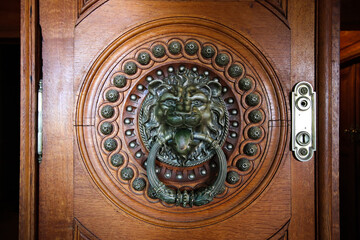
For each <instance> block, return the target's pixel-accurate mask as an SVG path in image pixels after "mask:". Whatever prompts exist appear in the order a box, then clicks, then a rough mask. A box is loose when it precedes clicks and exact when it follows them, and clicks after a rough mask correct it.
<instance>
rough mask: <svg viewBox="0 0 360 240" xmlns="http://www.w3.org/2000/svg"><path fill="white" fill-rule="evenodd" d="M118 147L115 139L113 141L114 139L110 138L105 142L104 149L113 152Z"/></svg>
mask: <svg viewBox="0 0 360 240" xmlns="http://www.w3.org/2000/svg"><path fill="white" fill-rule="evenodd" d="M116 147H117V142H116V140H115V139H112V138H108V139H106V140H105V142H104V148H105V149H106V150H107V151H109V152H110V151H113V150H115V149H116Z"/></svg>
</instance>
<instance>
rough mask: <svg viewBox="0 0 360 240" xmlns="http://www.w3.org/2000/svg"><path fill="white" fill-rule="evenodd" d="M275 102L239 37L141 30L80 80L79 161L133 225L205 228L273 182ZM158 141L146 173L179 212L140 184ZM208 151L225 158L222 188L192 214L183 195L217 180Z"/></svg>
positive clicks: (189, 28) (182, 23) (265, 72)
mask: <svg viewBox="0 0 360 240" xmlns="http://www.w3.org/2000/svg"><path fill="white" fill-rule="evenodd" d="M194 22H196V24H194ZM283 99H284V96H283V93H282V92H281V88H280V87H279V84H278V80H277V78H276V75H275V74H274V71H273V69H272V67H271V65H270V64H269V61H267V60H266V59H265V58H264V56H263V55H262V54H261V52H260V51H259V50H258V49H257V48H256V47H255V46H254V45H253V44H252V43H250V42H249V41H248V40H247V39H246V38H244V37H243V36H242V35H240V34H238V33H236V32H233V31H232V30H230V29H227V28H226V27H224V26H222V25H219V24H216V23H214V22H210V21H207V20H203V19H196V20H195V19H191V18H177V19H161V20H157V21H154V22H150V23H147V24H145V25H142V26H139V27H136V28H134V29H133V30H131V31H129V32H127V33H126V34H125V35H123V36H120V37H119V38H118V39H116V40H115V41H114V42H113V43H111V44H110V45H109V46H108V47H107V48H106V49H105V50H104V51H103V52H102V53H101V54H100V56H99V57H98V58H97V59H96V60H95V61H94V62H93V64H92V66H91V67H90V69H89V71H88V74H87V75H86V76H85V78H84V82H83V85H82V88H81V93H80V98H79V100H78V108H77V109H78V110H77V114H76V116H77V119H76V121H77V128H76V133H77V138H78V143H79V148H80V152H81V156H82V160H83V162H84V164H85V167H86V168H87V170H88V171H89V173H90V177H91V178H92V179H93V181H94V182H95V183H96V185H97V186H98V187H99V189H100V191H102V193H103V194H104V195H106V197H107V198H108V199H110V200H111V202H112V203H113V204H115V205H116V206H117V207H119V208H121V209H122V210H124V211H126V212H128V213H129V214H131V215H133V216H134V217H136V218H139V219H141V220H144V221H147V222H151V223H153V224H157V225H162V226H169V227H179V228H192V227H199V226H203V225H209V224H212V223H214V222H217V221H221V220H224V219H226V218H228V217H230V216H232V215H233V214H235V213H237V212H239V211H241V210H243V209H244V208H245V207H247V206H248V205H249V204H250V202H251V201H253V200H254V199H255V198H257V197H258V196H259V195H260V193H261V192H262V191H263V190H264V188H265V187H266V186H267V185H268V184H269V182H270V181H271V179H272V178H273V176H274V174H275V173H276V170H277V168H278V166H279V164H280V161H281V156H282V152H283V151H284V148H285V144H286V128H280V130H278V129H277V130H276V131H275V130H273V128H272V126H271V125H270V121H271V120H273V119H283V120H286V114H285V112H286V111H285V106H284V104H282V102H283ZM84 125H90V127H89V126H87V127H83V126H84ZM279 131H280V132H279ZM165 136H172V137H171V138H170V140H169V141H166V144H164V145H162V146H161V147H160V148H159V150H158V151H156V153H157V155H156V159H157V160H156V161H155V166H153V167H154V168H155V173H156V177H157V178H158V179H159V180H160V181H161V183H163V184H164V185H166V186H167V187H168V188H169V189H170V190H171V191H175V192H176V191H178V192H181V194H182V195H178V196H180V197H181V198H184V197H186V198H187V199H190V200H187V201H185V202H182V204H173V203H172V202H167V201H162V200H159V199H158V196H159V195H158V194H159V192H156V191H155V190H154V189H153V188H152V186H150V184H149V180H148V174H147V168H148V167H149V166H147V159H148V155H149V151H150V150H151V148H152V146H154V144H155V142H157V141H158V140H159V139H161V138H163V137H165ZM194 136H207V137H208V139H211V140H207V141H202V140H201V139H202V138H205V137H202V138H199V137H197V138H196V137H194ZM199 139H200V140H199ZM211 142H215V143H216V144H217V145H219V146H220V148H221V149H222V152H223V153H224V156H225V158H226V177H224V179H225V182H224V184H223V185H222V186H221V188H219V189H220V190H217V192H216V194H213V195H214V196H212V198H213V199H212V200H211V201H210V202H209V203H207V204H204V205H202V204H200V205H195V206H193V205H192V204H191V203H189V201H190V202H191V196H194V195H191V194H195V195H196V193H197V192H201V189H204V188H207V187H209V186H211V185H212V184H213V183H214V181H215V180H216V179H217V177H218V175H219V171H220V170H219V159H218V157H217V155H218V154H215V150H214V149H215V148H214V147H213V146H212V143H211ZM269 150H270V151H269ZM219 151H221V150H219ZM220 155H221V154H220ZM199 189H200V190H199ZM175 197H176V196H175ZM176 199H177V198H176ZM178 205H180V206H178Z"/></svg>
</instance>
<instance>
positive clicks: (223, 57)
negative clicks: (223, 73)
mask: <svg viewBox="0 0 360 240" xmlns="http://www.w3.org/2000/svg"><path fill="white" fill-rule="evenodd" d="M229 61H230V58H229V56H228V55H227V54H225V53H220V54H218V55H217V56H216V58H215V62H216V64H217V65H219V66H220V67H224V66H226V65H227V64H228V63H229Z"/></svg>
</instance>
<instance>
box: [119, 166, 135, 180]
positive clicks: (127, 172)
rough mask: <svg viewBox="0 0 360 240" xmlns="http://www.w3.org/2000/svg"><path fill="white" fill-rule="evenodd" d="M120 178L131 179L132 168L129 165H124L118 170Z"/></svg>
mask: <svg viewBox="0 0 360 240" xmlns="http://www.w3.org/2000/svg"><path fill="white" fill-rule="evenodd" d="M120 175H121V178H122V179H124V180H131V179H132V178H133V177H134V170H132V168H129V167H124V168H123V169H121V172H120Z"/></svg>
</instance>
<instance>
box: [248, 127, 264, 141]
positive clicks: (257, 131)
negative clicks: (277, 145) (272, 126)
mask: <svg viewBox="0 0 360 240" xmlns="http://www.w3.org/2000/svg"><path fill="white" fill-rule="evenodd" d="M261 135H262V131H261V128H259V127H251V128H250V129H249V131H248V136H249V138H251V139H254V140H257V139H259V138H261Z"/></svg>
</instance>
